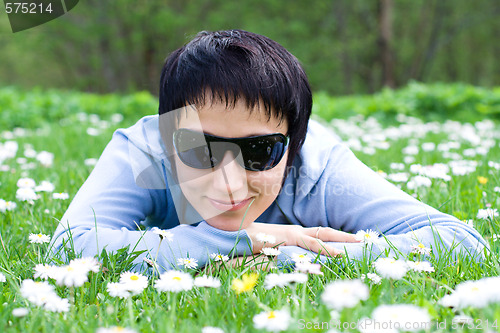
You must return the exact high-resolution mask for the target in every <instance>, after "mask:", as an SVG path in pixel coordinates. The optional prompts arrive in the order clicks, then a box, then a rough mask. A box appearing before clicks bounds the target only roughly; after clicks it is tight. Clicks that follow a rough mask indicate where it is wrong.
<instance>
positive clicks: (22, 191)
mask: <svg viewBox="0 0 500 333" xmlns="http://www.w3.org/2000/svg"><path fill="white" fill-rule="evenodd" d="M16 199H17V200H20V201H28V202H33V201H34V200H37V199H38V195H37V194H36V193H35V191H34V190H33V189H32V188H29V187H21V188H18V189H17V191H16Z"/></svg>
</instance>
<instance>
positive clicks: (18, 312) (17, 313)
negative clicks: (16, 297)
mask: <svg viewBox="0 0 500 333" xmlns="http://www.w3.org/2000/svg"><path fill="white" fill-rule="evenodd" d="M29 313H30V310H29V309H28V308H15V309H13V310H12V315H13V316H14V317H24V316H27V315H28V314H29Z"/></svg>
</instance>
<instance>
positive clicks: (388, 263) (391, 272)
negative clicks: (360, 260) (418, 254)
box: [373, 258, 408, 280]
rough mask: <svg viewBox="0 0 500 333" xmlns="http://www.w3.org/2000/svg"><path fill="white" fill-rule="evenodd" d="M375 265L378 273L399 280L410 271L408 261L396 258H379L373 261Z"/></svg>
mask: <svg viewBox="0 0 500 333" xmlns="http://www.w3.org/2000/svg"><path fill="white" fill-rule="evenodd" d="M373 266H374V267H375V270H376V271H377V273H378V274H379V275H380V276H382V277H383V278H389V279H395V280H399V279H402V278H403V277H404V276H405V275H406V272H408V265H407V264H406V262H405V261H403V260H396V259H394V258H379V259H377V260H376V261H375V262H374V263H373Z"/></svg>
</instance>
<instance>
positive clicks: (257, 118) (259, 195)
mask: <svg viewBox="0 0 500 333" xmlns="http://www.w3.org/2000/svg"><path fill="white" fill-rule="evenodd" d="M259 105H260V106H259V107H255V108H254V109H253V110H252V112H250V111H251V110H250V109H248V107H247V106H246V103H245V102H244V101H243V100H240V101H238V102H237V103H236V105H235V107H234V108H232V107H229V108H227V107H226V104H225V103H221V102H217V103H206V104H205V106H203V107H201V108H198V109H197V111H198V112H195V116H193V115H192V114H191V115H190V114H189V113H186V114H185V115H183V116H181V119H180V122H179V128H187V129H191V130H195V131H203V132H204V133H206V134H210V135H214V136H219V137H224V138H243V137H249V136H256V135H266V134H274V133H281V134H283V135H286V133H287V129H288V126H287V124H286V122H285V121H284V122H281V123H280V121H279V120H278V119H276V118H274V117H271V119H268V117H267V116H266V114H265V111H264V108H263V106H262V103H260V104H259ZM174 156H175V157H174V159H175V165H176V168H177V177H178V180H179V184H180V186H181V189H182V192H183V194H184V196H185V197H186V199H187V200H188V201H189V203H190V204H191V205H192V206H193V207H194V208H195V209H196V211H197V212H198V213H199V214H200V215H201V216H202V217H203V219H204V220H205V221H207V223H208V224H210V225H211V226H213V227H215V228H218V229H222V230H230V231H234V230H238V229H240V228H242V229H244V228H246V227H247V226H248V225H249V224H251V223H252V222H253V221H255V219H257V217H259V216H260V215H261V214H262V213H263V212H264V211H265V210H266V209H267V208H268V207H269V206H270V205H271V204H272V203H273V201H274V200H275V199H276V197H277V196H278V193H279V191H280V189H281V184H282V181H283V175H284V172H285V168H286V161H287V157H288V152H286V153H285V155H284V156H283V158H282V159H281V161H280V162H279V164H278V165H277V166H275V167H274V168H272V169H269V170H266V171H248V170H245V169H244V168H243V167H242V166H241V165H240V164H239V163H238V162H237V159H241V154H240V155H239V156H237V157H235V156H233V153H232V152H231V151H229V150H228V151H226V152H225V153H224V157H223V159H222V162H221V163H220V164H218V165H217V166H216V167H215V168H213V169H195V168H192V167H189V166H187V165H185V164H184V163H183V162H182V161H181V160H180V159H179V157H178V156H177V155H174ZM235 158H236V160H235ZM252 201H253V203H252V204H251V206H250V208H249V209H248V213H247V215H246V217H245V220H244V221H243V223H242V219H243V216H244V215H245V211H246V210H247V208H248V206H249V205H250V203H251V202H252Z"/></svg>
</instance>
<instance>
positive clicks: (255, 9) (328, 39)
mask: <svg viewBox="0 0 500 333" xmlns="http://www.w3.org/2000/svg"><path fill="white" fill-rule="evenodd" d="M382 4H385V5H386V6H387V9H388V10H389V12H390V13H392V15H391V20H390V21H391V23H392V26H391V27H392V28H391V31H390V34H391V41H390V45H389V50H390V52H391V54H392V60H391V63H392V66H393V72H394V73H393V76H394V85H395V86H396V87H401V86H405V85H407V83H408V82H410V81H411V80H417V81H420V82H427V83H428V82H436V81H441V82H457V81H460V82H466V83H469V84H473V85H480V86H495V85H499V82H500V62H498V58H499V55H500V43H498V42H496V40H497V39H498V36H499V35H500V19H499V18H500V3H499V2H498V1H497V0H476V1H469V0H453V1H452V0H422V1H413V0H374V1H372V0H353V1H350V0H334V1H313V2H309V1H295V0H286V1H285V0H242V1H226V0H196V1H194V0H186V1H177V0H175V1H174V0H168V1H139V0H115V1H101V0H86V1H80V3H79V4H78V5H77V6H76V7H75V8H74V9H73V10H72V11H70V12H69V13H68V14H66V15H64V16H62V17H61V18H58V19H56V20H54V21H51V22H49V23H47V24H44V25H42V26H39V27H36V28H34V29H29V30H26V31H23V32H20V33H16V34H12V33H4V34H1V35H0V45H1V52H0V85H3V86H5V85H18V86H22V87H25V88H28V87H33V86H43V87H45V88H48V87H56V88H57V87H58V88H67V87H70V88H73V89H77V90H84V91H91V92H100V93H108V92H127V93H128V92H132V91H137V90H147V91H150V92H151V93H153V94H156V93H157V89H158V88H157V86H158V81H159V75H160V69H161V66H162V63H163V60H164V59H165V57H166V56H167V55H168V54H169V53H170V52H172V51H173V50H175V49H176V48H178V47H180V46H182V45H183V44H184V43H186V42H187V41H188V40H189V39H190V38H191V37H192V36H193V35H195V34H196V33H197V32H199V31H201V30H218V29H233V28H239V29H245V30H249V31H253V32H256V33H260V34H264V35H266V36H269V37H270V38H272V39H274V40H276V41H278V42H279V43H281V44H282V45H284V46H285V47H286V48H288V49H289V50H290V51H291V52H292V53H293V54H294V55H296V56H297V57H298V59H299V60H300V61H301V62H302V63H303V65H304V67H305V69H306V71H307V73H308V75H309V77H310V81H311V84H312V87H313V89H314V90H315V91H319V90H325V91H326V92H328V93H329V94H334V95H343V94H354V93H362V94H365V93H373V92H376V91H380V90H381V89H382V88H383V86H384V80H383V64H382V62H381V51H380V46H381V39H380V22H379V21H380V20H379V14H380V8H381V6H382ZM5 16H6V15H5ZM1 18H2V17H1V16H0V30H5V31H8V30H9V26H8V20H3V21H2V20H1Z"/></svg>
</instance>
